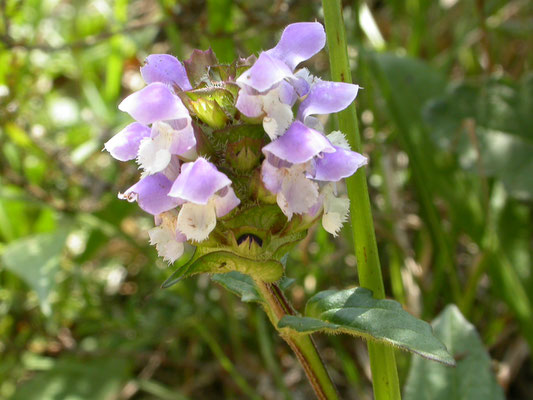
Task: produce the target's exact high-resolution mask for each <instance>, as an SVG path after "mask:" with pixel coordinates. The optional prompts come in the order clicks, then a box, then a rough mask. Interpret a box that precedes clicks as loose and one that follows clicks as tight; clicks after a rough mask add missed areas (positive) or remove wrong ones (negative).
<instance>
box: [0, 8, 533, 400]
mask: <svg viewBox="0 0 533 400" xmlns="http://www.w3.org/2000/svg"><path fill="white" fill-rule="evenodd" d="M321 15H322V14H321V9H320V2H318V1H300V0H294V1H283V0H282V1H275V2H269V1H263V0H261V1H248V0H239V1H236V2H233V1H228V0H207V1H181V2H179V3H177V2H174V1H171V0H134V1H127V0H115V1H113V0H90V1H82V0H73V1H66V0H42V1H41V0H24V1H22V0H0V170H1V177H0V360H1V362H0V398H5V399H11V398H13V399H24V400H31V399H40V400H46V399H67V398H68V399H83V400H85V399H95V400H107V399H162V400H167V399H197V398H209V399H218V398H220V399H222V398H224V399H226V398H227V399H232V398H265V399H278V398H284V399H302V398H309V396H311V393H310V388H309V387H308V385H307V383H306V381H305V376H304V375H303V372H302V371H301V369H300V367H299V365H298V363H297V361H296V360H295V359H294V357H293V356H292V355H291V353H290V350H289V349H288V348H287V347H286V346H285V345H284V343H283V342H282V341H281V340H280V339H279V338H278V337H277V336H276V334H275V331H274V330H273V329H272V328H271V327H270V325H269V324H268V321H267V320H266V317H265V316H264V315H263V312H262V311H261V310H260V309H258V308H257V307H256V306H255V305H254V304H253V303H251V304H249V303H241V302H240V301H239V300H238V298H237V297H235V296H233V295H232V294H230V293H228V292H226V291H225V290H223V289H222V288H221V287H220V286H218V285H217V284H216V283H214V282H211V281H210V279H209V277H208V276H200V277H195V278H191V279H189V280H186V281H184V282H182V283H180V284H179V285H176V286H174V287H172V288H171V289H167V290H162V289H160V287H159V286H160V284H161V283H162V282H163V281H164V280H165V279H166V278H167V277H168V276H169V275H170V274H171V272H172V270H173V269H174V268H168V266H167V265H166V264H165V263H164V262H162V261H161V260H158V259H157V258H156V252H155V249H153V248H151V247H150V246H148V245H147V234H146V230H147V227H150V226H151V224H152V221H151V220H150V218H148V217H147V216H146V215H143V214H142V213H141V212H140V210H139V209H138V207H135V206H133V205H130V204H128V203H127V202H123V201H119V200H118V199H117V197H116V193H117V192H119V191H123V190H125V188H127V187H129V186H130V185H131V183H133V182H134V181H135V179H136V176H137V170H136V169H135V166H134V165H133V164H132V163H129V164H121V163H117V162H113V161H112V160H111V158H110V157H109V155H108V154H107V153H102V152H101V149H102V148H103V143H104V142H105V141H106V140H107V139H109V138H110V137H111V136H112V135H113V134H114V133H116V132H118V131H119V130H120V128H121V127H123V126H124V125H126V124H127V123H128V122H129V117H128V116H127V115H125V114H123V113H120V112H118V110H117V109H116V107H117V104H118V103H119V101H120V100H121V99H122V98H124V97H125V96H126V95H127V94H128V93H130V92H131V91H133V90H137V89H139V88H140V87H142V85H143V82H142V80H141V78H140V75H139V66H140V63H141V62H142V60H143V59H144V58H145V57H146V56H147V55H148V54H151V53H171V54H174V55H176V56H177V57H178V58H180V59H181V60H183V59H184V58H187V57H188V55H189V54H190V52H191V50H192V49H193V48H202V49H205V48H207V47H208V46H212V47H213V49H214V50H215V52H216V54H217V56H218V58H219V60H221V61H230V60H232V59H233V58H234V57H235V56H236V55H247V54H250V53H253V52H258V51H260V50H261V49H267V48H269V47H271V46H272V45H273V44H274V43H275V41H276V40H277V38H278V37H279V34H280V32H281V30H282V29H283V27H284V26H285V25H287V24H288V23H291V22H297V21H310V20H314V19H318V20H321V18H322V17H321ZM344 16H345V21H346V27H347V38H348V40H349V43H350V49H349V53H350V57H351V59H352V61H353V65H352V66H353V76H354V81H355V82H357V83H359V84H360V85H361V86H363V87H364V90H362V91H361V92H360V94H359V97H358V99H357V107H358V112H359V114H360V121H361V128H362V132H363V136H364V146H365V152H366V153H367V154H368V155H369V157H370V160H371V162H370V167H369V169H368V174H369V175H368V179H369V182H370V185H371V189H372V193H371V195H372V202H373V207H374V218H375V222H376V227H377V232H378V241H379V247H380V254H381V257H382V265H383V267H384V275H385V279H386V281H385V283H386V287H387V294H388V295H389V297H391V298H395V299H396V300H398V301H399V302H401V303H402V304H403V306H404V308H405V309H407V310H408V311H409V312H411V313H412V314H414V315H416V316H420V317H422V318H423V319H425V320H427V321H431V320H433V319H435V318H436V317H437V315H438V314H439V313H440V312H441V311H442V310H444V308H445V306H446V305H447V304H450V303H455V304H456V305H457V307H454V306H449V307H447V308H446V309H445V310H444V311H443V313H442V314H441V315H440V316H439V317H438V319H436V320H435V322H434V329H435V332H436V335H437V336H438V337H439V338H441V340H443V342H444V343H446V344H447V345H448V348H449V349H451V351H452V354H453V355H454V356H455V358H456V360H457V361H458V364H459V367H458V369H457V370H449V369H447V368H446V367H441V366H439V365H433V364H431V365H429V366H427V365H426V364H425V363H427V361H422V360H420V359H417V357H416V356H414V358H413V362H411V356H410V355H408V354H407V353H403V352H399V353H398V355H397V357H398V359H399V364H400V365H399V367H400V378H401V381H402V382H407V386H406V387H405V391H404V395H405V398H408V399H422V398H424V399H425V398H427V399H436V398H443V399H444V398H446V399H450V398H457V399H477V398H483V399H486V398H488V397H486V396H487V393H486V392H484V391H483V388H486V387H492V388H494V389H493V390H491V391H490V393H489V395H491V396H493V397H494V398H495V399H496V398H501V397H502V396H503V395H502V394H501V392H500V391H499V389H498V388H499V386H495V385H496V383H495V382H496V381H495V380H494V379H496V380H497V382H498V383H499V384H500V385H501V387H502V388H503V389H502V390H503V391H504V392H505V393H506V396H507V397H508V398H510V399H526V398H528V395H530V394H531V393H532V392H533V385H532V382H533V365H532V359H531V348H532V346H533V276H532V275H531V257H532V251H531V250H532V247H533V245H532V243H533V240H532V207H531V206H532V197H533V179H532V177H533V158H532V157H531V154H533V74H532V73H531V63H532V61H533V60H532V54H533V43H532V42H531V35H532V33H533V32H532V27H533V4H532V3H531V2H528V1H527V0H510V1H509V0H476V1H474V0H470V1H456V0H440V1H434V2H426V1H422V0H407V1H401V0H388V1H368V2H364V1H361V0H359V1H357V0H354V1H351V2H344ZM308 67H309V68H310V69H311V71H312V72H314V73H316V74H318V75H321V76H324V77H326V76H327V71H328V70H329V69H328V64H327V54H326V53H325V52H322V53H320V54H319V55H317V56H315V57H314V58H313V59H312V60H311V61H310V62H309V63H308ZM330 123H331V124H332V123H333V122H332V121H330ZM348 229H350V227H349V226H346V227H345V230H344V231H343V233H342V234H341V235H340V237H339V238H337V239H336V240H332V239H331V237H330V236H328V235H327V234H326V232H324V231H323V230H322V228H320V227H319V228H316V229H315V230H313V231H312V232H311V233H310V235H309V236H308V237H307V238H306V239H305V240H304V241H303V242H302V243H301V245H300V246H299V247H298V248H297V249H296V250H295V251H293V252H292V253H291V254H290V258H289V260H288V263H287V273H288V275H289V276H291V277H293V278H295V283H294V284H293V285H292V286H291V288H290V289H289V294H290V296H291V298H292V300H293V302H294V303H295V305H296V306H297V308H299V309H300V310H302V305H303V304H305V301H306V300H307V299H308V298H309V297H310V296H311V295H312V294H313V293H315V292H316V291H318V290H325V289H329V288H333V287H336V288H345V287H346V286H349V285H355V284H356V283H357V273H356V260H355V257H354V256H353V249H352V248H351V244H350V240H349V231H348ZM459 310H460V311H459ZM468 321H470V323H469V322H468ZM476 330H477V331H478V332H479V333H476ZM318 341H319V347H321V348H322V349H323V356H324V358H325V359H326V362H327V363H328V364H329V365H330V371H331V374H332V376H333V379H334V381H335V382H336V383H337V385H338V387H339V389H340V391H341V394H342V395H343V398H355V397H356V395H357V396H359V397H358V398H370V396H371V393H370V390H371V389H370V388H371V386H370V384H369V363H368V358H367V355H366V353H365V352H366V349H365V346H364V345H363V344H362V342H361V341H360V340H359V339H353V338H351V337H341V336H331V337H326V336H320V337H318ZM465 343H468V346H466V347H465ZM487 351H488V353H487ZM491 359H492V362H491ZM472 360H474V361H475V362H474V361H472ZM463 362H464V363H463ZM411 364H412V366H411ZM459 368H461V369H460V370H459ZM480 368H482V370H481V369H480ZM472 369H473V371H472ZM477 369H480V370H479V371H477ZM459 371H460V373H459ZM421 372H423V373H421ZM492 372H493V373H492ZM446 374H447V375H446ZM452 374H455V375H454V377H450V376H451V375H452ZM469 374H473V375H469ZM444 376H446V377H444ZM465 377H467V378H469V379H467V380H464V381H461V379H462V378H465ZM424 379H427V380H428V381H429V383H424V382H423V380H424ZM450 379H453V381H454V382H457V385H458V387H457V388H456V389H457V390H455V389H454V390H455V391H453V392H452V393H453V394H450V392H445V391H443V390H444V389H442V385H444V386H446V387H447V388H446V389H445V390H452V389H450V387H449V385H447V382H449V380H450ZM421 380H422V381H421ZM439 382H441V383H440V386H439ZM443 382H444V383H443ZM465 382H467V383H465ZM463 384H464V385H467V387H466V392H465V391H464V390H465V388H464V387H461V385H463ZM420 385H422V386H420ZM419 387H423V388H427V389H428V392H424V391H423V390H421V389H417V388H419ZM431 390H433V391H434V392H431ZM465 393H467V394H465ZM438 396H441V397H438ZM450 396H452V397H450ZM461 396H462V397H461ZM490 398H492V397H490Z"/></svg>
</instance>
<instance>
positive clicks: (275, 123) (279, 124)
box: [263, 87, 294, 140]
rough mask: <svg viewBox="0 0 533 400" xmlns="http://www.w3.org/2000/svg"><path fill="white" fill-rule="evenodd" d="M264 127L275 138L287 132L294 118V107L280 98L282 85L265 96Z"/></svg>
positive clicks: (271, 137)
mask: <svg viewBox="0 0 533 400" xmlns="http://www.w3.org/2000/svg"><path fill="white" fill-rule="evenodd" d="M263 110H264V111H265V113H266V117H265V118H264V119H263V128H264V129H265V132H266V133H267V134H268V136H269V137H270V139H272V140H274V139H276V138H277V137H278V136H280V135H282V134H283V133H285V131H286V130H287V129H288V128H289V126H290V125H291V122H292V120H293V117H294V115H293V113H292V107H291V106H290V105H289V104H285V103H283V102H282V101H281V100H280V87H278V88H276V89H273V90H271V91H270V92H268V93H267V94H265V95H264V96H263Z"/></svg>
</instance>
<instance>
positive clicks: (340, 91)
mask: <svg viewBox="0 0 533 400" xmlns="http://www.w3.org/2000/svg"><path fill="white" fill-rule="evenodd" d="M358 90H359V86H358V85H353V84H351V83H344V82H329V81H319V82H317V83H315V84H314V85H313V86H312V87H311V90H310V91H309V94H308V95H307V97H306V98H305V100H304V101H303V102H302V104H300V108H299V109H298V119H299V120H300V121H305V118H306V117H307V116H309V115H313V114H331V113H335V112H338V111H341V110H344V109H345V108H346V107H348V106H349V105H350V104H351V103H352V101H354V99H355V97H356V96H357V92H358Z"/></svg>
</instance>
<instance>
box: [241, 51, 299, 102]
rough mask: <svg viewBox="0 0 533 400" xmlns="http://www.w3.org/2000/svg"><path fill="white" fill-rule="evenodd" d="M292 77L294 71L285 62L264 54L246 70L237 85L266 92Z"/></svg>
mask: <svg viewBox="0 0 533 400" xmlns="http://www.w3.org/2000/svg"><path fill="white" fill-rule="evenodd" d="M291 76H292V70H291V69H289V67H287V64H285V63H284V62H283V61H280V60H278V59H277V58H275V57H272V56H270V55H268V54H267V53H265V52H263V53H261V54H260V55H259V58H258V59H257V61H256V62H255V63H254V65H252V67H251V68H250V69H248V70H246V71H245V72H244V73H243V74H242V75H241V76H239V78H238V79H237V83H238V84H239V85H240V86H241V87H242V86H243V85H246V86H249V87H251V88H253V89H255V90H257V91H259V92H264V91H266V90H268V89H270V88H271V87H272V86H274V85H276V84H277V83H279V82H281V81H282V80H283V79H285V78H289V77H291Z"/></svg>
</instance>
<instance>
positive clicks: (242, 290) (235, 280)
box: [211, 271, 262, 303]
mask: <svg viewBox="0 0 533 400" xmlns="http://www.w3.org/2000/svg"><path fill="white" fill-rule="evenodd" d="M211 280H212V281H213V282H216V283H218V284H219V285H221V286H223V287H224V288H226V289H227V290H229V291H230V292H232V293H233V294H235V295H237V296H239V297H240V298H241V300H242V301H244V302H245V303H250V302H254V301H255V302H258V303H259V302H261V301H262V299H261V296H260V295H259V292H258V291H257V288H256V286H255V283H254V280H253V279H252V278H251V277H250V276H248V275H244V274H241V273H240V272H237V271H231V272H228V273H227V274H218V275H213V276H212V277H211Z"/></svg>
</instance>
